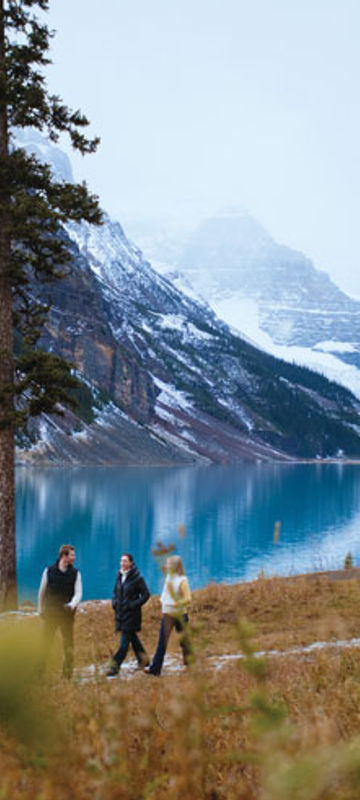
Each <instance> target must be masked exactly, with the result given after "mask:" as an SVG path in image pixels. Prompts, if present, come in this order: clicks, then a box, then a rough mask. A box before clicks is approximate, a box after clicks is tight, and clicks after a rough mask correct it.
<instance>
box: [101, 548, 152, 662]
mask: <svg viewBox="0 0 360 800" xmlns="http://www.w3.org/2000/svg"><path fill="white" fill-rule="evenodd" d="M149 597H150V592H149V589H148V587H147V586H146V583H145V581H144V578H143V577H142V576H141V575H140V572H139V570H138V569H137V567H136V566H135V564H134V559H133V557H132V555H130V553H123V555H122V556H121V559H120V570H119V572H118V574H117V577H116V581H115V586H114V591H113V596H112V607H113V609H114V611H115V630H116V631H121V639H120V647H119V649H118V650H117V652H116V653H115V655H114V656H113V658H112V662H111V666H110V667H109V670H108V672H107V677H109V678H110V677H112V676H113V675H117V673H118V672H119V669H120V666H121V664H122V662H123V661H124V658H125V656H126V654H127V651H128V649H129V645H130V643H131V645H132V648H133V650H134V653H135V656H136V658H137V662H138V665H139V667H140V668H144V667H146V666H147V665H148V664H149V663H150V660H149V656H148V655H147V653H146V652H145V650H144V647H143V645H142V643H141V641H140V639H139V637H138V635H137V632H138V631H140V630H141V606H142V605H144V603H146V601H147V600H148V599H149Z"/></svg>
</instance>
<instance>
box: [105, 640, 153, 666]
mask: <svg viewBox="0 0 360 800" xmlns="http://www.w3.org/2000/svg"><path fill="white" fill-rule="evenodd" d="M130 644H131V645H132V648H133V651H134V653H135V655H136V658H137V661H138V663H139V665H140V666H141V667H143V666H144V665H145V663H146V661H147V663H149V661H148V659H147V656H146V653H145V649H144V647H143V646H142V644H141V641H140V639H139V637H138V635H137V633H136V632H135V631H122V633H121V639H120V647H119V649H118V650H117V652H116V653H115V655H114V656H113V659H114V661H116V663H117V665H118V666H119V667H120V666H121V664H122V662H123V661H124V658H125V657H126V654H127V651H128V649H129V645H130Z"/></svg>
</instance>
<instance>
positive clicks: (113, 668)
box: [106, 663, 119, 678]
mask: <svg viewBox="0 0 360 800" xmlns="http://www.w3.org/2000/svg"><path fill="white" fill-rule="evenodd" d="M118 674H119V666H118V664H115V663H114V664H110V667H109V669H108V671H107V673H106V678H114V677H115V675H118Z"/></svg>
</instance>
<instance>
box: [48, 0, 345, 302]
mask: <svg viewBox="0 0 360 800" xmlns="http://www.w3.org/2000/svg"><path fill="white" fill-rule="evenodd" d="M50 6H51V12H50V14H49V15H48V17H49V22H50V25H51V26H52V27H54V28H55V29H56V30H57V35H56V38H55V39H54V42H53V47H52V57H53V61H54V64H53V67H52V68H51V69H50V71H49V73H48V75H49V84H50V87H51V89H52V90H54V91H56V92H58V93H59V94H61V95H62V96H63V98H64V100H66V102H67V103H68V104H69V105H71V106H73V107H81V109H82V110H83V111H84V112H85V113H87V115H88V116H89V118H90V119H91V121H92V123H93V125H92V129H93V131H94V132H96V133H99V135H100V136H101V139H102V143H101V145H100V148H99V151H98V154H97V155H95V156H88V157H86V159H80V158H75V159H72V160H73V163H74V165H75V174H76V177H77V178H83V177H85V178H86V179H87V181H88V183H89V184H90V186H91V188H92V189H93V190H94V191H96V192H97V193H98V194H99V195H100V197H101V202H102V205H103V206H104V207H105V208H106V210H107V211H109V213H110V214H111V215H112V216H114V217H115V218H117V219H119V220H120V221H124V220H125V221H126V220H127V219H129V218H130V217H151V216H160V217H162V216H164V217H166V216H167V215H170V216H175V217H176V218H179V220H181V219H182V218H183V219H185V220H186V222H189V221H190V222H191V221H194V223H196V222H198V221H199V220H200V219H201V218H202V217H203V216H207V215H209V214H213V213H215V212H217V211H218V210H219V209H222V208H223V207H224V206H229V205H230V206H233V205H236V206H239V207H241V208H246V209H247V210H248V211H249V212H250V213H252V214H253V215H254V216H256V217H257V218H258V219H259V220H260V221H261V222H262V223H263V224H264V225H265V227H266V228H267V229H268V230H269V232H270V233H271V234H272V235H273V236H274V238H276V239H277V240H278V241H281V242H283V243H285V244H288V245H290V246H292V247H295V248H297V249H299V250H302V251H303V252H305V253H306V254H307V255H308V256H310V257H311V258H312V259H313V260H314V262H315V264H316V266H317V267H319V268H321V269H326V270H327V271H329V272H330V274H331V275H332V276H333V277H334V279H336V280H337V282H338V283H340V285H342V286H344V288H347V289H348V290H350V289H352V290H353V291H354V292H356V293H357V294H358V295H360V255H359V216H360V214H359V211H360V156H359V148H360V104H359V82H360V47H359V41H360V2H359V0H102V1H101V2H99V0H96V2H95V0H50Z"/></svg>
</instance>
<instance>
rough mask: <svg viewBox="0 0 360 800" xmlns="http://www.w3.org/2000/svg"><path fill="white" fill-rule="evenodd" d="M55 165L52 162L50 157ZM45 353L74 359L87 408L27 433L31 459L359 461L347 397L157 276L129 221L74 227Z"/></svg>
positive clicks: (352, 403) (359, 431) (359, 436)
mask: <svg viewBox="0 0 360 800" xmlns="http://www.w3.org/2000/svg"><path fill="white" fill-rule="evenodd" d="M46 157H47V158H48V157H49V153H47V155H46ZM64 235H66V236H67V237H68V239H69V242H70V243H71V248H72V252H73V262H74V264H73V270H72V273H71V274H70V275H69V276H68V277H66V278H65V279H64V280H62V281H61V282H59V283H58V284H57V285H55V286H54V287H53V288H51V300H52V303H53V306H52V310H51V313H50V316H49V320H48V324H47V327H46V330H44V333H43V336H42V340H41V343H40V344H41V346H42V347H44V348H46V349H49V350H51V351H52V352H55V353H59V354H61V355H64V356H65V357H67V358H69V360H71V361H73V362H74V363H76V365H77V372H78V375H79V377H80V379H81V381H82V387H81V389H80V390H79V392H78V401H79V409H78V412H77V413H76V414H74V413H70V412H67V413H66V415H65V417H64V418H57V417H42V418H41V419H40V420H38V421H34V422H33V423H32V424H31V426H30V428H29V436H28V440H27V441H26V442H25V443H23V444H25V445H26V448H27V450H26V452H25V451H24V449H23V453H22V458H23V459H28V460H29V459H30V460H33V461H44V460H47V461H48V460H49V459H51V460H54V461H56V462H59V461H63V462H64V461H65V462H71V463H128V464H154V463H157V464H160V463H161V464H175V463H192V462H203V463H209V462H218V463H225V462H232V461H240V460H272V459H274V458H277V459H282V460H286V459H289V458H290V459H291V458H294V457H295V458H297V457H305V458H309V457H313V458H315V457H324V456H325V457H327V456H341V455H343V454H344V455H348V456H360V417H359V411H360V405H359V403H358V402H357V401H356V399H355V398H354V397H353V396H352V395H351V394H350V392H348V391H347V390H346V389H342V388H341V387H339V386H337V385H336V384H333V383H330V382H329V381H327V380H326V379H324V378H323V377H321V376H319V375H316V374H315V373H312V372H310V371H309V370H306V369H302V368H299V367H297V366H295V365H291V364H288V363H286V362H284V361H280V360H277V359H275V358H273V357H272V356H271V355H269V354H267V353H263V352H262V351H261V350H259V349H258V348H256V347H254V346H253V345H252V344H251V343H249V342H248V341H246V340H244V339H243V338H241V337H240V336H239V335H238V334H236V333H234V332H233V331H232V330H231V329H230V328H229V327H228V325H227V324H226V323H224V322H223V321H221V320H220V319H218V318H217V317H216V315H215V313H214V311H213V310H212V309H210V308H209V306H208V305H207V304H206V303H202V302H201V301H199V300H196V299H194V297H192V296H191V291H188V292H187V293H184V292H183V291H180V289H178V288H177V287H176V286H175V285H174V284H173V283H171V282H170V281H169V280H168V279H167V278H165V277H164V276H162V275H160V274H159V273H157V272H156V271H155V270H154V269H153V268H152V266H151V265H150V264H149V262H148V261H147V260H146V259H145V258H144V256H143V254H142V252H141V251H140V250H139V248H138V247H136V245H134V244H133V243H132V242H130V241H129V240H128V239H127V237H126V235H125V233H124V231H123V228H122V227H121V225H120V224H119V223H117V222H113V221H112V220H110V218H109V217H107V216H105V220H104V224H103V225H102V226H101V227H93V226H90V225H88V224H87V223H82V224H80V225H78V224H69V225H68V226H67V227H66V230H65V232H64Z"/></svg>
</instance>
